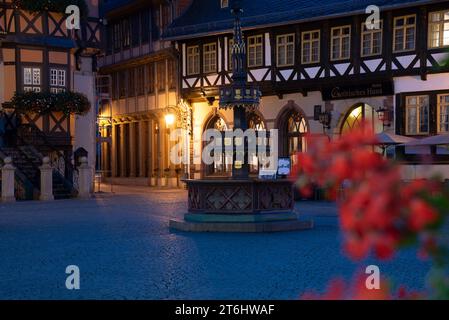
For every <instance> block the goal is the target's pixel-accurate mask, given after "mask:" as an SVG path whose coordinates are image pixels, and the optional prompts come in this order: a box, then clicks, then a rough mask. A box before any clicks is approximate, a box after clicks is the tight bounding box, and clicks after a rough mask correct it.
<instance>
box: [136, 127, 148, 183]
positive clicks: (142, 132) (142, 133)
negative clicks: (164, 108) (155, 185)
mask: <svg viewBox="0 0 449 320" xmlns="http://www.w3.org/2000/svg"><path fill="white" fill-rule="evenodd" d="M147 128H148V122H146V121H141V122H140V123H139V134H138V143H139V150H138V151H139V152H138V159H139V177H141V178H144V177H145V172H146V171H147V170H148V169H147V168H146V163H147V162H146V161H145V160H146V157H147V148H146V144H145V141H146V137H147V135H146V130H147Z"/></svg>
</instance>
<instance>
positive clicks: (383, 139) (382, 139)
mask: <svg viewBox="0 0 449 320" xmlns="http://www.w3.org/2000/svg"><path fill="white" fill-rule="evenodd" d="M376 139H377V141H378V142H377V145H379V146H381V148H382V153H383V155H386V152H387V149H388V147H390V146H397V145H401V144H405V143H411V142H413V141H414V140H416V139H414V138H410V137H406V136H400V135H397V134H393V133H388V132H382V133H378V134H376Z"/></svg>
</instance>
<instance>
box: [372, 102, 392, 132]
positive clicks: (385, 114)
mask: <svg viewBox="0 0 449 320" xmlns="http://www.w3.org/2000/svg"><path fill="white" fill-rule="evenodd" d="M376 112H377V116H378V118H379V121H381V122H382V126H383V127H384V129H385V127H391V120H392V117H391V111H390V110H388V109H387V108H385V107H380V108H378V109H377V110H376Z"/></svg>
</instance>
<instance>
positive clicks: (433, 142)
mask: <svg viewBox="0 0 449 320" xmlns="http://www.w3.org/2000/svg"><path fill="white" fill-rule="evenodd" d="M445 145H446V146H449V134H447V133H446V134H440V135H436V136H431V137H428V138H423V139H416V140H415V141H410V142H407V143H405V144H402V145H401V146H403V147H430V146H445ZM414 168H415V178H416V165H414Z"/></svg>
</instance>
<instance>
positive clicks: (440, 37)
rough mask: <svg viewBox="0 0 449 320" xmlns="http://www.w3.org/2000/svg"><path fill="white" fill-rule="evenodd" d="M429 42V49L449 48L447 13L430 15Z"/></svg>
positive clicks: (448, 19) (448, 13) (448, 12)
mask: <svg viewBox="0 0 449 320" xmlns="http://www.w3.org/2000/svg"><path fill="white" fill-rule="evenodd" d="M429 42H430V47H431V48H441V47H446V46H449V11H447V10H446V11H441V12H432V13H430V17H429Z"/></svg>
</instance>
